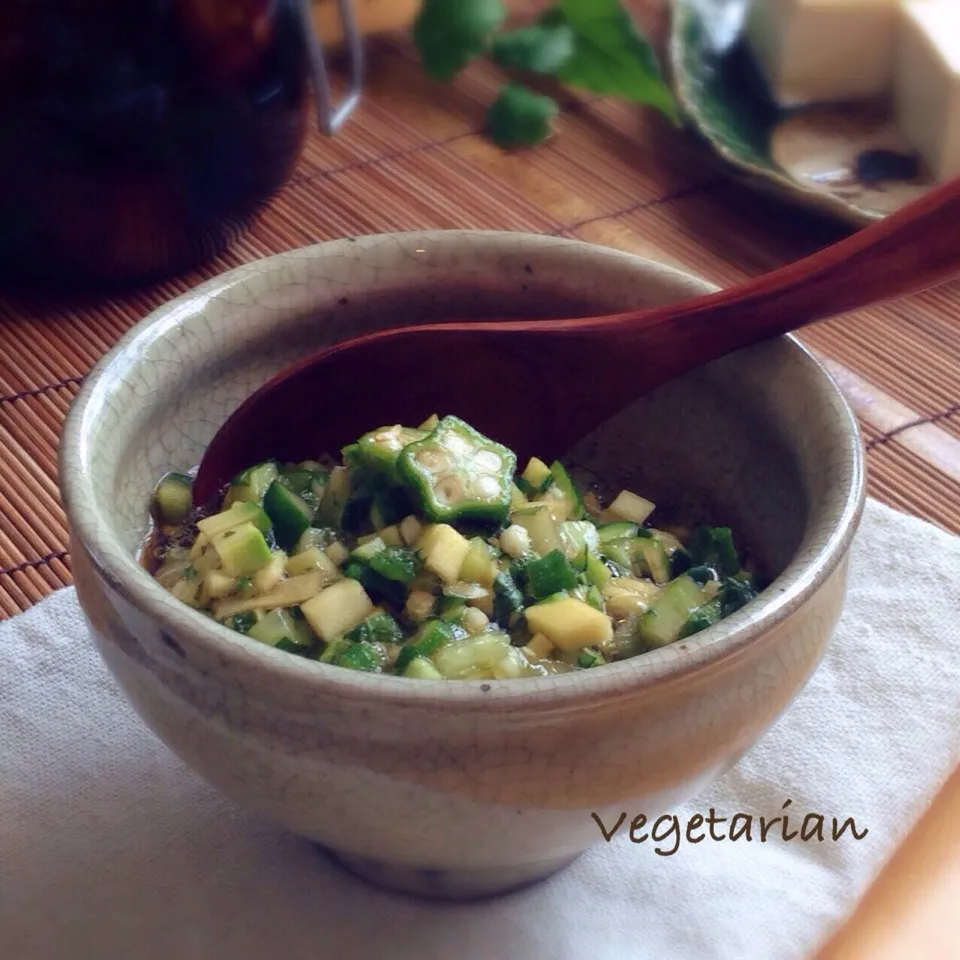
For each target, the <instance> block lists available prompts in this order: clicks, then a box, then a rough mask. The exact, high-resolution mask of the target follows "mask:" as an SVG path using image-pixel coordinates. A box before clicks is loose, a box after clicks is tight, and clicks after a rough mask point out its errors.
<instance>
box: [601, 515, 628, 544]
mask: <svg viewBox="0 0 960 960" xmlns="http://www.w3.org/2000/svg"><path fill="white" fill-rule="evenodd" d="M637 530H638V526H637V524H635V523H625V522H623V521H618V522H616V523H603V524H601V525H600V526H599V527H597V536H598V537H599V538H600V543H602V544H603V543H609V542H610V541H611V540H624V539H627V538H630V537H635V536H636V535H637Z"/></svg>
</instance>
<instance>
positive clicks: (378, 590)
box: [343, 560, 406, 606]
mask: <svg viewBox="0 0 960 960" xmlns="http://www.w3.org/2000/svg"><path fill="white" fill-rule="evenodd" d="M343 575H344V577H347V578H348V579H350V580H356V581H357V582H358V583H360V584H361V585H362V586H363V589H364V590H366V592H367V593H368V594H369V595H370V597H371V598H373V599H374V600H376V601H377V602H378V603H379V602H381V601H382V602H384V603H389V604H392V605H396V606H399V605H400V604H402V603H403V602H404V597H405V595H406V585H405V584H402V583H399V582H398V581H396V580H388V579H387V578H386V577H385V576H383V575H382V574H379V573H377V572H376V570H372V569H371V568H370V567H369V566H368V565H367V564H366V563H361V562H360V561H359V560H351V561H350V562H349V563H348V564H347V565H346V566H345V567H344V568H343Z"/></svg>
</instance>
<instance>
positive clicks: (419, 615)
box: [404, 590, 437, 623]
mask: <svg viewBox="0 0 960 960" xmlns="http://www.w3.org/2000/svg"><path fill="white" fill-rule="evenodd" d="M436 603H437V598H436V597H435V596H434V595H433V594H432V593H427V591H426V590H411V591H410V596H408V597H407V603H406V606H405V607H404V613H406V615H407V616H408V617H409V618H410V619H411V620H413V621H414V622H415V623H422V622H423V621H424V620H426V619H427V617H429V616H430V614H432V613H433V608H434V607H435V606H436Z"/></svg>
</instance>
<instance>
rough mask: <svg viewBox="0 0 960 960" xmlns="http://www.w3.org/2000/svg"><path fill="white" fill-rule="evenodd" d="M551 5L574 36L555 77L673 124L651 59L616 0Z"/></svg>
mask: <svg viewBox="0 0 960 960" xmlns="http://www.w3.org/2000/svg"><path fill="white" fill-rule="evenodd" d="M557 7H558V9H559V11H560V12H561V13H562V14H563V15H564V17H565V19H566V22H567V23H568V24H569V25H570V27H571V28H572V30H573V31H574V33H575V35H576V39H575V42H574V51H573V55H572V56H571V57H570V58H569V59H568V60H567V61H566V62H565V63H564V64H563V65H562V66H561V67H560V69H559V70H558V71H557V77H558V79H560V80H562V81H563V82H564V83H566V84H569V85H570V86H571V87H578V88H580V89H584V90H589V91H590V92H591V93H598V94H601V95H604V96H616V97H621V98H623V99H624V100H631V101H634V102H637V103H644V104H647V105H649V106H651V107H655V108H656V109H658V110H660V111H661V112H662V113H663V114H664V115H665V116H667V117H668V118H669V119H670V120H671V121H672V122H674V123H677V122H678V114H677V107H676V103H675V101H674V98H673V94H672V93H671V92H670V89H669V87H667V85H666V83H664V80H663V76H662V74H661V72H660V65H659V63H658V61H657V56H656V54H655V53H654V51H653V48H652V47H651V46H650V44H649V42H648V41H647V40H646V39H644V37H642V36H641V35H640V33H639V32H638V31H637V28H636V26H635V25H634V23H633V20H632V19H631V17H630V14H629V13H627V11H626V10H624V8H623V7H622V6H621V5H620V2H619V0H558V3H557Z"/></svg>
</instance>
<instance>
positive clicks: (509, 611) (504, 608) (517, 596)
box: [493, 571, 523, 625]
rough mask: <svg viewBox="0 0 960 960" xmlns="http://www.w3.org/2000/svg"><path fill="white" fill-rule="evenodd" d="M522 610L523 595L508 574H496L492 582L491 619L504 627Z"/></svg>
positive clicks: (504, 572)
mask: <svg viewBox="0 0 960 960" xmlns="http://www.w3.org/2000/svg"><path fill="white" fill-rule="evenodd" d="M522 610H523V594H522V593H521V592H520V588H519V587H518V586H517V584H516V581H515V580H514V579H513V577H511V576H510V574H509V573H507V572H506V571H503V572H501V573H498V574H497V576H496V578H495V579H494V581H493V619H494V620H496V621H497V622H498V623H500V624H503V625H506V624H507V623H508V622H509V620H510V619H511V617H513V616H514V615H515V614H518V613H520V611H522Z"/></svg>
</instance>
